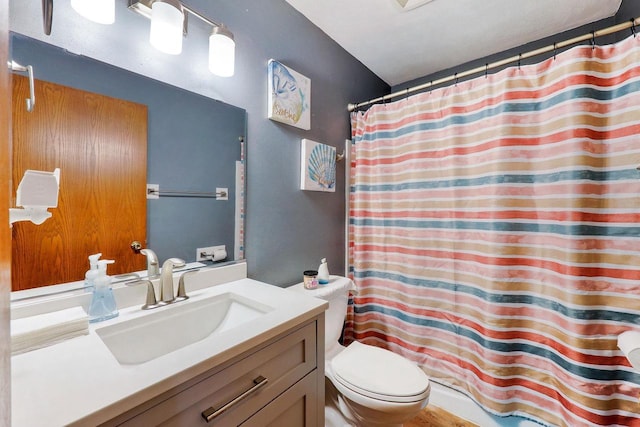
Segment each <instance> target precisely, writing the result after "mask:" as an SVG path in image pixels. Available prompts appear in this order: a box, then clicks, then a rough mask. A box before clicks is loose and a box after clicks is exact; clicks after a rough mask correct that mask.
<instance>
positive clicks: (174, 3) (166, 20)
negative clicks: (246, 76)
mask: <svg viewBox="0 0 640 427" xmlns="http://www.w3.org/2000/svg"><path fill="white" fill-rule="evenodd" d="M129 9H131V10H133V11H134V12H137V13H139V14H140V15H142V16H144V17H146V18H149V19H151V33H150V37H149V41H150V42H151V44H152V45H153V46H154V47H155V48H156V49H158V50H160V51H162V52H165V53H170V54H174V55H177V54H179V53H180V52H181V50H182V36H183V35H185V36H186V35H187V29H188V25H187V24H188V20H187V15H188V14H191V15H193V16H195V17H196V18H198V19H200V20H201V21H203V22H205V23H207V24H209V25H210V26H211V27H212V30H211V35H210V36H209V70H210V71H211V72H212V73H213V74H215V75H217V76H220V77H230V76H232V75H233V73H234V63H235V41H234V39H233V33H231V31H229V29H228V28H227V27H226V26H224V25H223V24H219V23H217V22H214V21H212V20H211V19H209V18H207V17H206V16H204V15H202V14H200V13H198V12H196V11H195V10H193V9H191V8H190V7H189V6H186V5H185V4H183V3H181V2H180V1H179V0H129Z"/></svg>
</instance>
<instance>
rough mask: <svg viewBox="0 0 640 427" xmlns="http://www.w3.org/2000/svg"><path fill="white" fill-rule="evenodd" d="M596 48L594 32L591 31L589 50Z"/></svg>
mask: <svg viewBox="0 0 640 427" xmlns="http://www.w3.org/2000/svg"><path fill="white" fill-rule="evenodd" d="M595 48H596V32H595V31H591V50H594V49H595Z"/></svg>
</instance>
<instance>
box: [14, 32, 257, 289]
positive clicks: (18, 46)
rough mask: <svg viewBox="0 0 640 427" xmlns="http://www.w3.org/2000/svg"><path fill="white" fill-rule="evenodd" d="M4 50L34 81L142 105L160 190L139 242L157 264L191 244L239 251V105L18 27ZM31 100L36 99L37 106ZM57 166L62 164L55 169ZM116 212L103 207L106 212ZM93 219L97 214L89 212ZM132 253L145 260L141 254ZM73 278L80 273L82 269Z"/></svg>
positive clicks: (232, 253) (190, 257)
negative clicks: (28, 70) (90, 55)
mask: <svg viewBox="0 0 640 427" xmlns="http://www.w3.org/2000/svg"><path fill="white" fill-rule="evenodd" d="M11 57H12V59H13V60H14V61H16V62H19V63H21V64H29V65H32V66H33V67H34V70H35V77H36V79H38V80H43V81H47V82H53V83H56V84H60V85H64V86H68V87H72V88H76V89H80V90H83V91H87V92H92V93H98V94H101V95H106V96H108V97H112V98H118V99H123V100H126V101H130V102H133V103H137V104H142V105H144V106H146V107H147V111H148V117H147V118H148V127H147V129H148V138H147V171H146V177H147V183H149V184H156V185H158V186H159V188H160V197H159V198H152V199H149V200H147V202H146V205H147V211H146V216H147V217H146V242H144V241H143V242H140V243H141V244H142V246H143V247H149V248H151V249H152V250H154V251H155V252H156V254H157V255H158V258H159V259H160V262H161V263H162V261H163V260H165V259H168V258H170V257H179V258H183V259H185V260H186V261H187V262H191V261H195V260H196V255H197V254H196V249H197V248H201V247H211V246H221V245H224V246H225V249H226V252H227V257H226V258H225V259H224V261H231V260H237V259H242V258H243V257H244V254H243V235H244V223H243V218H244V165H243V158H244V138H245V135H246V112H245V111H244V110H243V109H241V108H238V107H235V106H232V105H228V104H225V103H223V102H220V101H216V100H213V99H211V98H207V97H204V96H201V95H198V94H195V93H192V92H188V91H185V90H183V89H179V88H176V87H173V86H170V85H167V84H165V83H162V82H158V81H155V80H152V79H149V78H146V77H144V76H141V75H138V74H134V73H131V72H129V71H125V70H122V69H119V68H116V67H113V66H111V65H108V64H105V63H101V62H98V61H95V60H92V59H89V58H87V57H84V56H79V55H74V54H72V53H69V52H67V51H65V50H63V49H60V48H58V47H55V46H52V45H49V44H46V43H43V42H40V41H37V40H34V39H31V38H29V37H26V36H23V35H20V34H12V35H11ZM38 102H39V101H38V100H36V107H35V108H36V109H37V108H38ZM14 105H15V103H14ZM50 131H51V132H52V138H53V139H55V138H63V136H54V135H53V132H54V131H55V129H51V130H50ZM17 154H18V155H19V154H20V153H17ZM96 155H98V154H96ZM64 173H65V171H64V170H62V176H64ZM63 184H64V180H63V181H61V185H63ZM66 185H76V186H82V185H83V182H67V183H66ZM220 189H224V193H226V197H221V196H220V194H218V195H217V196H216V195H215V194H216V192H217V190H220ZM87 191H90V189H87ZM170 192H177V194H172V193H170ZM218 193H219V191H218ZM51 212H52V213H53V215H74V213H72V212H56V210H55V209H52V210H51ZM116 214H117V213H115V212H104V216H105V217H108V216H109V215H116ZM99 220H101V218H96V221H99ZM45 224H46V223H45ZM130 243H131V242H129V241H122V246H123V247H126V248H127V250H130V249H128V247H129V244H130ZM71 244H73V243H72V242H61V243H60V246H58V250H60V251H64V250H65V245H71ZM91 251H95V252H100V251H101V249H100V248H98V247H96V248H95V249H87V250H86V252H87V253H86V256H88V255H90V254H91V253H90V252H91ZM33 253H38V251H35V250H34V251H33ZM139 256H140V262H141V265H144V257H143V256H142V255H139ZM25 262H26V263H29V262H31V263H32V264H31V266H23V267H24V268H32V267H33V266H34V265H41V264H42V263H46V262H47V261H46V260H42V259H32V260H28V261H25ZM116 262H117V260H116ZM77 263H78V265H80V270H79V271H82V272H83V271H84V270H86V268H87V267H88V264H87V262H86V258H85V259H78V260H77ZM118 272H119V271H118ZM119 273H120V272H119ZM76 276H78V275H77V274H76ZM73 279H74V280H81V279H82V275H80V276H78V277H74V278H73ZM67 281H70V280H69V277H68V276H62V275H61V278H60V279H58V280H52V281H51V282H52V283H50V284H55V283H61V282H67ZM47 284H49V283H47ZM30 287H32V286H23V288H30Z"/></svg>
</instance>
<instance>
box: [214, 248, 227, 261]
mask: <svg viewBox="0 0 640 427" xmlns="http://www.w3.org/2000/svg"><path fill="white" fill-rule="evenodd" d="M226 257H227V251H226V250H224V249H220V250H216V251H213V256H212V257H211V261H221V260H223V259H225V258H226Z"/></svg>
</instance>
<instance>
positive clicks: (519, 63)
mask: <svg viewBox="0 0 640 427" xmlns="http://www.w3.org/2000/svg"><path fill="white" fill-rule="evenodd" d="M521 65H522V54H521V53H519V54H518V70H519V69H520V66H521Z"/></svg>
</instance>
